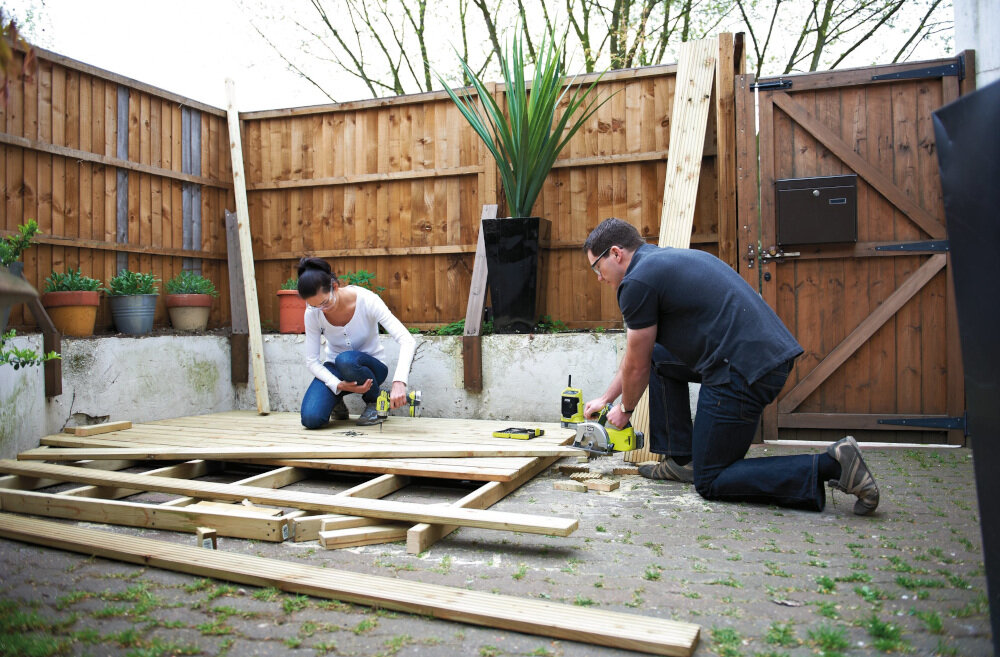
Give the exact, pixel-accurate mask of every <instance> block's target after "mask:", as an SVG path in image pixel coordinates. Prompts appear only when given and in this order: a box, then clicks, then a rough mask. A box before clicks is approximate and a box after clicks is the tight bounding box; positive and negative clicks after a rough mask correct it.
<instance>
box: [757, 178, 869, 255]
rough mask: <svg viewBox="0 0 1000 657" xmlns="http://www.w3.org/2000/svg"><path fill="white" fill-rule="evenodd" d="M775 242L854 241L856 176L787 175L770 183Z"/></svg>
mask: <svg viewBox="0 0 1000 657" xmlns="http://www.w3.org/2000/svg"><path fill="white" fill-rule="evenodd" d="M774 191H775V197H776V199H777V203H776V206H777V224H778V226H777V228H778V230H777V232H778V235H777V242H778V244H781V245H784V244H828V243H834V242H857V241H858V177H857V176H856V175H854V174H850V175H846V176H824V177H821V178H787V179H785V180H778V181H775V183H774Z"/></svg>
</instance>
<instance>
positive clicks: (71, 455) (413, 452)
mask: <svg viewBox="0 0 1000 657" xmlns="http://www.w3.org/2000/svg"><path fill="white" fill-rule="evenodd" d="M577 453H578V451H577V450H576V449H574V448H572V447H559V446H551V447H546V446H544V445H516V446H503V447H490V446H478V445H461V444H455V445H451V446H441V447H437V446H431V445H416V444H408V445H393V446H391V447H383V446H376V445H370V444H369V445H364V446H361V447H354V448H352V447H315V446H312V445H305V446H303V445H282V446H280V447H110V448H93V447H68V448H62V449H48V448H42V449H29V450H26V451H24V452H21V453H20V454H18V455H17V458H18V459H20V460H22V461H82V460H84V459H90V460H94V461H102V460H108V459H138V460H147V461H182V460H189V459H204V460H210V461H231V460H234V459H255V460H256V459H262V458H305V459H327V458H335V459H370V458H410V457H437V458H482V457H504V458H508V457H517V456H521V457H524V456H529V457H532V458H534V457H539V456H576V455H577Z"/></svg>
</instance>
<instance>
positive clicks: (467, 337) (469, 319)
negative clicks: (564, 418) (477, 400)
mask: <svg viewBox="0 0 1000 657" xmlns="http://www.w3.org/2000/svg"><path fill="white" fill-rule="evenodd" d="M496 217H497V206H496V205H484V206H483V214H482V217H481V218H480V220H479V239H478V242H477V244H476V257H475V260H474V261H473V265H472V283H471V284H470V285H469V304H468V306H467V308H466V311H465V334H464V335H463V336H462V364H463V366H464V370H465V389H466V390H469V391H472V392H482V391H483V351H482V336H481V335H480V334H479V332H480V327H481V326H482V323H483V305H484V304H485V303H486V281H487V278H488V274H489V272H488V271H487V267H486V243H485V242H484V241H483V222H482V220H483V219H496Z"/></svg>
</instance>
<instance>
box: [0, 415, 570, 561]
mask: <svg viewBox="0 0 1000 657" xmlns="http://www.w3.org/2000/svg"><path fill="white" fill-rule="evenodd" d="M389 426H390V427H394V428H395V429H401V430H402V434H400V433H399V432H396V433H395V434H394V432H393V431H392V430H387V431H385V432H379V433H375V434H369V435H371V437H372V439H373V440H376V439H377V440H380V441H385V443H386V444H387V445H398V446H403V445H406V444H408V445H413V444H414V443H415V442H417V439H418V438H419V441H420V442H421V444H425V445H430V446H432V447H434V446H440V447H445V446H448V445H454V444H455V441H456V440H465V441H466V442H468V438H462V437H461V436H463V435H465V434H469V432H470V431H476V432H482V430H483V429H482V428H480V427H478V424H477V425H476V426H475V427H473V426H470V425H467V423H465V422H453V421H447V420H443V421H430V420H416V421H414V420H410V419H408V418H403V419H402V421H401V422H400V423H391V424H390V425H389ZM332 428H333V429H335V427H332ZM189 432H190V433H189ZM206 432H208V433H206ZM212 432H215V433H212ZM340 433H341V432H339V431H336V430H334V431H332V432H327V433H324V434H319V433H317V432H310V433H309V434H307V435H308V437H309V439H310V440H312V441H313V443H312V444H313V445H315V446H317V447H320V446H323V445H322V443H324V442H326V441H328V440H331V439H332V440H334V441H337V442H338V443H342V442H343V441H342V440H341V438H340V436H339V434H340ZM550 434H552V435H551V436H550V435H548V434H547V435H546V437H545V441H546V442H544V443H543V442H539V444H538V445H537V447H538V448H539V450H538V451H540V452H545V451H546V450H547V449H549V448H551V447H558V446H559V443H565V442H566V439H564V438H563V437H562V436H561V435H559V434H558V433H556V432H550ZM471 435H475V436H476V440H477V441H479V437H478V433H474V434H471ZM567 437H568V438H571V434H570V433H568V432H567ZM210 439H211V440H219V439H221V440H224V441H225V442H224V443H223V442H220V443H219V445H218V447H217V448H215V450H214V452H215V454H214V456H216V457H218V460H216V459H212V460H207V459H206V460H202V459H198V460H190V461H186V462H184V463H178V464H175V465H168V466H166V467H160V468H156V469H153V470H149V471H147V472H144V473H143V475H144V476H149V477H169V478H173V479H180V480H187V479H195V478H198V477H202V476H205V475H208V474H215V475H218V474H220V473H223V472H225V471H226V470H227V469H229V468H228V467H227V466H228V465H235V464H243V463H246V462H250V463H253V464H255V465H258V466H264V467H268V468H270V469H268V470H266V471H264V472H260V473H257V474H254V475H252V476H248V477H245V478H242V479H239V480H238V481H234V482H230V483H229V484H228V485H229V486H239V487H248V486H252V487H258V488H270V489H280V488H283V487H286V486H289V485H291V484H294V483H296V482H298V481H301V480H303V479H306V478H309V473H310V470H312V469H318V468H322V469H334V470H340V469H345V470H348V471H350V468H342V467H339V466H337V465H335V464H336V463H349V462H351V460H350V459H343V460H339V461H338V460H334V459H290V460H288V462H289V463H293V464H294V465H279V464H276V463H274V462H272V461H271V460H269V459H229V458H224V457H226V456H227V454H226V452H227V449H228V448H229V447H230V445H234V444H240V445H246V446H247V447H248V448H249V446H258V445H269V446H272V445H283V446H284V447H286V448H287V446H288V445H289V443H291V442H294V443H296V444H304V443H306V439H304V438H303V437H302V434H301V432H300V431H299V430H298V428H297V427H295V426H294V422H292V420H291V418H290V416H288V414H281V413H278V414H273V415H270V416H268V417H266V418H264V417H261V416H258V415H256V414H252V413H250V412H248V413H244V414H240V413H223V414H216V415H209V416H196V417H190V418H175V419H172V420H163V421H160V422H156V423H148V424H138V425H135V426H134V427H133V428H131V429H128V430H120V431H112V432H108V433H105V434H102V435H99V436H94V437H76V436H72V435H66V434H56V435H52V436H48V437H46V438H45V439H43V442H44V443H46V445H47V446H46V447H42V448H38V449H36V450H30V451H29V453H30V454H32V455H33V457H34V458H35V459H39V460H57V459H59V458H68V456H65V457H61V456H59V455H68V454H72V453H73V452H71V451H69V450H70V449H72V448H81V449H83V448H87V449H103V450H105V451H106V454H105V455H106V456H108V457H109V458H110V456H111V455H117V456H124V455H125V454H128V453H132V452H131V451H129V450H128V449H127V448H129V447H133V448H136V449H139V451H143V450H145V445H149V446H150V447H153V448H154V451H155V450H156V449H158V450H159V451H160V455H162V456H163V457H164V458H166V455H167V452H168V451H169V452H170V453H171V455H172V456H173V457H174V458H178V457H180V456H195V455H200V454H193V453H188V452H187V451H182V450H186V449H188V448H187V447H186V446H187V445H191V444H196V445H204V444H206V442H208V441H209V440H210ZM317 439H322V440H317ZM285 441H289V442H288V443H286V442H285ZM483 442H485V443H491V444H490V445H488V446H487V448H492V447H498V448H501V449H523V448H524V447H527V446H529V445H525V446H522V445H520V444H519V445H517V446H512V445H511V444H510V442H509V441H501V440H499V439H493V438H492V437H487V438H484V440H483ZM165 444H170V445H176V449H175V448H174V447H166V446H165ZM62 446H66V447H67V448H69V449H66V450H64V449H59V448H53V447H62ZM140 446H142V447H140ZM530 446H531V447H535V445H534V443H532V444H531V445H530ZM240 449H245V448H243V447H241V448H240ZM272 451H273V448H272ZM285 451H286V452H287V449H286V450H285ZM557 451H558V450H557ZM573 453H574V454H575V451H574V452H573ZM136 454H138V453H137V452H136ZM232 455H233V453H232V452H230V453H229V454H228V456H232ZM22 457H23V454H22ZM559 458H560V457H559V456H544V457H531V458H520V457H518V458H479V459H466V458H455V459H436V460H434V459H423V458H421V459H409V461H411V462H412V465H416V466H417V467H416V468H415V469H416V470H417V471H420V473H421V474H422V475H423V476H418V477H416V478H413V477H411V476H407V475H400V474H393V473H381V472H378V473H377V474H376V476H374V477H373V478H371V479H370V480H368V481H365V482H363V483H361V484H358V485H356V486H353V487H351V488H349V489H347V490H344V491H341V492H338V493H335V494H334V495H332V497H336V498H351V497H355V498H366V499H380V498H383V497H386V496H387V495H390V494H392V493H395V492H397V491H399V490H401V489H403V488H404V487H406V486H408V485H410V484H411V483H413V484H416V485H418V484H419V481H421V480H426V479H427V478H428V477H435V478H437V477H439V476H440V473H438V472H436V471H434V467H441V466H440V464H441V463H444V462H447V461H451V462H453V463H455V464H458V465H456V466H455V467H454V468H452V470H453V472H452V473H448V474H454V475H455V477H461V478H463V479H472V480H475V479H480V480H481V481H482V483H481V484H480V485H479V487H478V488H476V489H475V490H472V491H470V492H468V494H466V495H464V496H463V497H462V498H461V499H459V500H456V501H453V502H445V503H443V505H444V506H445V507H448V506H450V507H452V508H454V509H468V510H477V509H479V510H482V509H487V508H488V507H490V506H492V505H493V504H495V503H496V502H498V501H499V500H500V499H502V498H503V497H505V496H506V495H508V494H509V493H511V492H513V491H514V490H516V489H517V488H518V487H520V486H521V485H523V484H524V483H526V482H527V481H530V480H531V479H532V478H533V477H534V476H536V475H537V474H539V473H540V472H542V471H543V470H544V469H545V468H547V467H548V466H549V465H551V464H552V463H554V462H556V461H557V460H559ZM279 460H280V459H279ZM383 461H390V459H372V460H371V463H381V462H383ZM393 461H394V462H396V461H398V462H400V463H405V462H407V460H404V459H395V460H393ZM498 461H504V462H511V463H514V464H515V465H514V466H513V467H508V468H506V470H507V471H506V473H505V474H504V476H503V477H502V479H501V480H495V479H491V478H490V477H492V475H489V476H488V477H483V476H482V473H481V472H473V471H469V467H470V464H471V465H473V466H474V465H475V464H478V463H480V462H491V463H493V462H498ZM144 462H145V461H140V460H135V459H129V460H126V459H119V460H107V461H100V460H94V461H78V462H77V463H78V464H80V465H84V466H85V467H88V468H99V469H101V470H122V469H125V468H130V467H134V466H137V465H140V464H142V463H144ZM427 463H437V464H438V465H437V466H431V467H430V468H429V469H428V466H426V465H425V464H427ZM375 467H376V468H377V467H378V466H375ZM463 471H464V473H463ZM58 483H61V482H60V481H58V480H55V479H51V478H46V479H40V478H37V477H28V476H24V475H12V476H7V477H0V488H4V487H6V488H15V489H32V490H37V489H38V488H42V487H46V486H52V485H55V484H58ZM140 488H141V489H142V490H140ZM140 488H130V487H127V486H122V485H116V484H104V485H97V484H93V483H92V484H88V485H84V486H80V487H76V488H71V489H69V490H63V491H60V492H59V493H58V494H57V495H59V496H70V497H87V498H93V499H96V500H100V499H102V498H103V499H104V500H117V499H121V498H126V497H129V496H132V495H136V494H138V493H141V492H145V491H146V490H148V488H147V487H146V486H141V487H140ZM191 492H194V491H191ZM201 499H207V498H204V495H202V496H201V497H192V496H187V495H183V496H181V497H177V498H175V499H172V500H170V501H167V502H163V503H161V504H159V505H154V506H155V507H156V508H162V509H164V510H168V509H173V510H179V509H182V510H183V511H184V512H185V513H189V512H196V511H199V510H202V509H204V508H210V509H212V510H214V511H225V510H226V509H229V510H231V511H233V512H234V513H239V514H242V513H243V512H245V511H246V510H247V507H245V506H241V505H239V504H235V503H229V504H220V503H217V502H202V501H200V500H201ZM243 504H247V502H244V503H243ZM115 510H116V507H115V505H108V508H107V509H105V510H104V513H105V516H104V518H105V521H106V522H109V523H114V522H115V520H114V519H115ZM275 513H278V511H277V510H275ZM269 517H270V516H269ZM276 520H277V521H280V522H284V523H285V524H286V525H287V531H288V534H289V536H288V538H293V539H294V540H296V541H307V540H320V539H321V536H320V534H321V532H322V533H325V534H326V537H325V538H324V539H323V542H324V543H326V544H327V545H328V546H330V547H346V546H348V545H365V544H373V543H378V542H387V541H396V540H400V539H406V541H407V550H408V551H409V552H410V553H413V554H416V553H419V552H423V551H426V550H427V549H429V548H430V546H432V545H433V544H434V543H435V542H436V541H438V540H440V539H441V538H443V537H445V536H447V535H448V534H450V533H451V532H453V531H454V530H455V529H457V527H458V525H455V524H437V523H433V524H432V523H426V522H422V523H416V524H414V523H406V522H405V521H403V522H391V521H389V522H387V521H386V520H385V519H384V518H371V517H365V516H360V515H350V514H347V513H333V514H330V513H326V514H324V513H318V512H316V511H314V510H296V511H291V512H288V513H285V514H284V515H281V516H280V517H279V518H277V519H276ZM123 524H130V523H128V522H126V523H123ZM202 524H204V525H207V526H212V523H211V522H209V521H208V520H206V521H203V522H202ZM386 526H390V527H391V528H392V529H393V530H394V531H391V532H390V531H388V530H387V529H386ZM161 528H162V527H161ZM346 530H350V531H346ZM220 535H227V534H226V533H224V532H220Z"/></svg>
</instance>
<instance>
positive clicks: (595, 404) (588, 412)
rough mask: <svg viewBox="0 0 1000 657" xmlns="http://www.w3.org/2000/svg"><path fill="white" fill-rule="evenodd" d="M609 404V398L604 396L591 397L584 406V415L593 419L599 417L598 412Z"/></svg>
mask: <svg viewBox="0 0 1000 657" xmlns="http://www.w3.org/2000/svg"><path fill="white" fill-rule="evenodd" d="M607 405H608V402H607V400H605V399H604V397H598V398H597V399H591V400H590V401H589V402H587V403H586V405H585V406H584V407H583V417H585V418H587V419H588V420H593V419H594V418H596V417H597V414H598V413H600V412H601V409H602V408H604V407H605V406H607Z"/></svg>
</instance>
